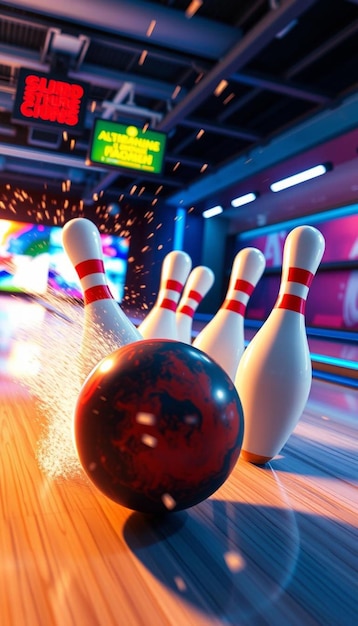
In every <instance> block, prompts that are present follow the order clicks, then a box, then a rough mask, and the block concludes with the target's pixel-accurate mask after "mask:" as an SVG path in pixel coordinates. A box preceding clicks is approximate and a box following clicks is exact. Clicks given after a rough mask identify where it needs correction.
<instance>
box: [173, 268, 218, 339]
mask: <svg viewBox="0 0 358 626" xmlns="http://www.w3.org/2000/svg"><path fill="white" fill-rule="evenodd" d="M214 279H215V276H214V272H213V271H212V270H211V269H210V267H206V266H205V265H198V266H197V267H194V269H193V270H192V271H191V272H190V274H189V277H188V280H187V281H186V283H185V287H184V291H183V295H182V297H181V298H180V301H179V304H178V308H177V312H176V322H177V332H178V340H179V341H183V342H184V343H191V335H192V326H193V317H194V314H195V311H196V309H197V308H198V306H199V304H200V302H201V301H202V299H203V298H204V296H206V294H207V293H208V291H209V289H210V288H211V287H212V285H213V283H214Z"/></svg>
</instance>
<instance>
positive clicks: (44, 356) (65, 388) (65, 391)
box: [16, 293, 117, 479]
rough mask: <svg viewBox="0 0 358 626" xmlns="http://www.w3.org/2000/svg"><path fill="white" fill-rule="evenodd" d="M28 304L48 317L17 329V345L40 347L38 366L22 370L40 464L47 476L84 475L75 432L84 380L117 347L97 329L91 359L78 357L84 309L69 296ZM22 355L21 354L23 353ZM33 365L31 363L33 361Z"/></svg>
mask: <svg viewBox="0 0 358 626" xmlns="http://www.w3.org/2000/svg"><path fill="white" fill-rule="evenodd" d="M30 306H34V307H43V308H44V309H45V314H44V315H43V316H38V317H36V318H35V320H34V321H33V323H32V324H31V325H29V324H28V323H26V320H25V319H24V323H23V326H22V327H21V324H20V328H19V329H18V331H17V336H16V342H17V344H18V345H19V346H21V345H22V346H23V345H27V346H36V355H37V363H34V362H32V363H31V366H29V367H28V368H26V371H24V369H23V368H22V369H21V379H20V382H21V384H23V385H25V386H26V387H27V388H28V389H29V391H30V392H31V395H32V396H33V397H34V398H35V400H36V404H37V409H38V415H39V418H40V419H41V422H42V434H41V438H40V440H39V441H38V445H37V451H36V454H37V461H38V463H39V466H40V468H41V470H42V471H43V472H44V473H45V474H46V475H47V476H48V477H49V478H59V477H62V478H73V477H81V476H82V477H83V478H84V479H85V475H84V472H83V471H82V467H81V465H80V461H79V458H78V455H77V450H76V446H75V441H74V434H73V418H74V410H75V406H76V402H77V398H78V394H79V392H80V390H81V387H82V385H83V382H84V380H85V376H86V375H87V374H88V373H89V372H90V371H91V370H92V368H93V367H94V366H95V365H97V363H98V362H99V361H100V360H101V359H102V358H103V357H104V356H106V355H108V354H109V353H111V352H113V351H114V350H115V349H116V348H117V345H116V344H115V342H114V341H113V339H112V338H111V337H109V336H106V337H103V336H102V334H101V331H100V329H99V328H98V329H97V328H96V335H97V337H98V341H97V343H96V345H94V346H93V351H92V354H91V361H90V362H89V361H88V360H87V361H86V363H84V362H83V360H82V359H81V357H80V348H81V341H82V333H83V323H84V309H83V306H82V305H81V304H79V303H78V302H77V301H75V300H73V299H71V298H67V299H65V298H63V297H59V296H57V295H56V294H53V293H49V294H48V295H46V297H45V298H42V299H41V300H38V301H36V300H35V299H34V302H33V304H31V305H30ZM20 352H21V350H20ZM32 361H33V360H32Z"/></svg>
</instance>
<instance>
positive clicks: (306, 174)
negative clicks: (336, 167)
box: [270, 165, 327, 192]
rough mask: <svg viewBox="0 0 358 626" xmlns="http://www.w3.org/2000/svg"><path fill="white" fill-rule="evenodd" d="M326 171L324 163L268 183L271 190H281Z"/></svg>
mask: <svg viewBox="0 0 358 626" xmlns="http://www.w3.org/2000/svg"><path fill="white" fill-rule="evenodd" d="M326 172H327V168H326V166H325V165H316V166H315V167H311V168H310V169H308V170H304V171H303V172H298V174H294V175H293V176H289V177H288V178H283V179H282V180H278V181H276V182H275V183H272V185H270V189H271V191H274V192H276V191H282V190H283V189H287V188H288V187H293V186H294V185H299V184H300V183H304V182H305V181H306V180H311V179H312V178H316V177H317V176H322V174H325V173H326Z"/></svg>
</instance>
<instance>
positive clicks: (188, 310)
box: [178, 304, 195, 317]
mask: <svg viewBox="0 0 358 626" xmlns="http://www.w3.org/2000/svg"><path fill="white" fill-rule="evenodd" d="M178 313H183V314H184V315H188V317H194V313H195V311H194V309H192V308H191V306H188V305H187V304H184V305H183V306H182V307H181V308H180V309H178Z"/></svg>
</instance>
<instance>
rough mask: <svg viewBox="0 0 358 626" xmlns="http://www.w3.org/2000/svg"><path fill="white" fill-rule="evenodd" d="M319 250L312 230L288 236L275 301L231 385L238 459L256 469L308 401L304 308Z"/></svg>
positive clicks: (318, 238) (289, 430)
mask: <svg viewBox="0 0 358 626" xmlns="http://www.w3.org/2000/svg"><path fill="white" fill-rule="evenodd" d="M324 247H325V241H324V238H323V235H322V234H321V233H320V232H319V231H318V230H317V229H316V228H313V227H312V226H299V227H297V228H295V229H293V230H292V231H291V232H290V233H289V234H288V236H287V238H286V241H285V246H284V254H283V262H282V274H281V285H280V290H279V294H278V298H277V301H276V303H275V305H274V307H273V309H272V311H271V313H270V315H269V316H268V318H267V319H266V321H265V322H264V324H263V325H262V326H261V328H260V329H259V331H258V332H257V333H256V335H255V336H254V337H253V339H252V340H251V342H250V343H249V345H248V347H247V348H246V350H245V352H244V354H243V356H242V359H241V361H240V363H239V366H238V369H237V373H236V377H235V386H236V389H237V391H238V393H239V396H240V399H241V402H242V406H243V413H244V426H245V428H244V438H243V443H242V450H241V458H243V459H244V460H246V461H249V462H251V463H255V464H257V465H262V464H264V463H266V462H267V461H269V460H270V459H272V458H273V457H274V456H276V454H278V453H279V452H280V450H281V449H282V447H283V446H284V445H285V443H286V441H287V439H288V438H289V436H290V435H291V433H292V431H293V430H294V428H295V426H296V424H297V422H298V420H299V419H300V417H301V415H302V412H303V410H304V407H305V405H306V402H307V399H308V396H309V392H310V389H311V382H312V365H311V358H310V353H309V348H308V341H307V334H306V326H305V305H306V298H307V295H308V291H309V287H310V285H311V282H312V279H313V277H314V275H315V273H316V271H317V269H318V266H319V264H320V262H321V259H322V256H323V252H324Z"/></svg>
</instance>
